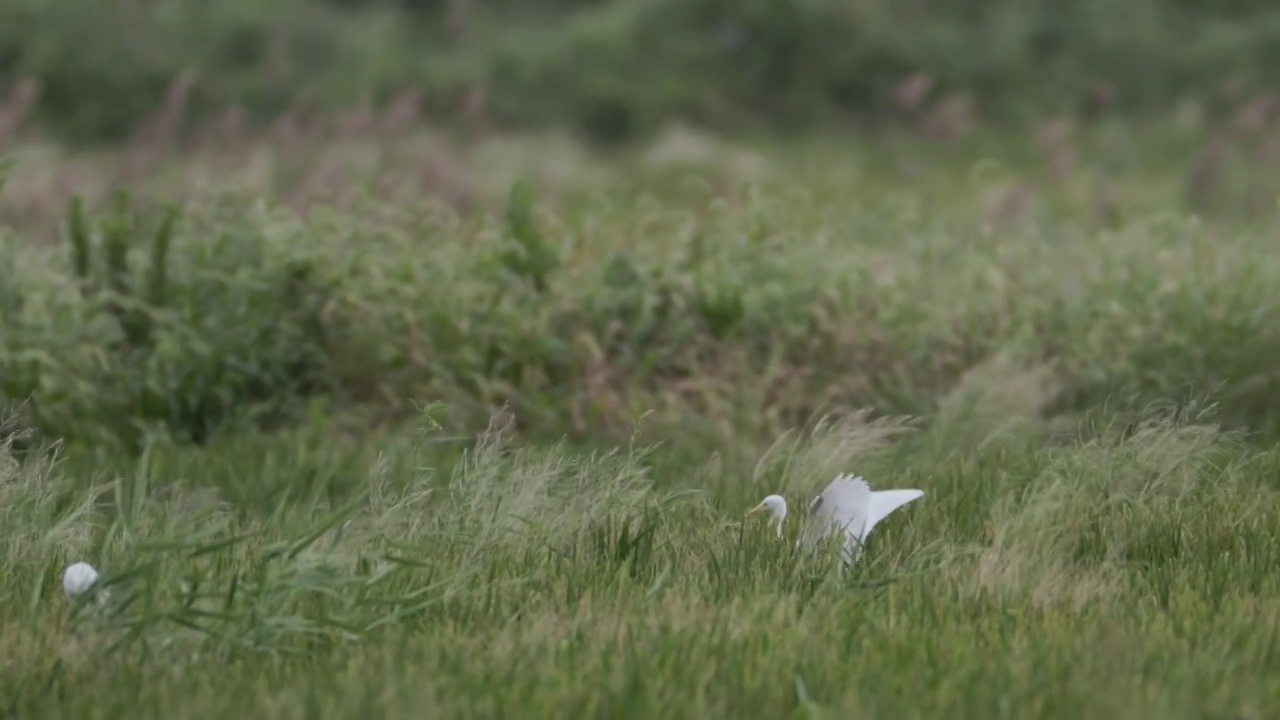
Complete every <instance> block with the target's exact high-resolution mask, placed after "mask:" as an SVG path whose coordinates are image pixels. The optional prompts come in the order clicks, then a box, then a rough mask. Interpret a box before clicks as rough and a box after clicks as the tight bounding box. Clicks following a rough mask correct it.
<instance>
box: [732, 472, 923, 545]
mask: <svg viewBox="0 0 1280 720" xmlns="http://www.w3.org/2000/svg"><path fill="white" fill-rule="evenodd" d="M922 496H924V491H923V490H916V489H909V490H880V491H872V490H871V487H870V486H869V485H867V481H866V480H863V479H862V477H861V476H854V475H840V476H838V477H837V478H836V479H835V480H832V481H831V484H830V485H828V486H827V487H826V489H825V490H823V491H822V494H820V495H818V496H817V497H815V498H814V499H813V502H812V503H811V504H810V505H809V518H808V522H807V523H806V525H805V529H804V532H803V533H802V535H801V536H800V539H799V540H798V541H797V543H796V546H797V547H803V548H805V549H812V548H813V547H814V546H815V545H816V544H818V543H820V542H823V541H824V540H826V539H827V538H828V537H830V536H831V535H832V534H834V533H836V532H841V533H843V535H844V537H843V538H842V540H841V557H842V558H843V559H844V561H845V562H846V563H849V564H852V563H853V562H854V561H856V560H857V559H858V557H859V556H860V555H861V554H862V546H863V545H864V544H865V543H866V540H867V536H869V535H870V534H871V530H872V529H873V528H875V526H876V525H878V524H879V523H880V521H881V520H884V519H885V518H886V517H888V516H889V515H890V514H891V513H892V512H893V511H894V510H897V509H898V508H900V507H902V506H903V505H906V504H907V503H909V502H911V501H912V500H916V499H918V498H920V497H922ZM760 512H767V513H769V514H770V515H771V516H772V518H773V522H774V524H775V525H777V528H778V536H779V537H781V536H782V521H783V520H785V519H786V517H787V501H786V499H785V498H783V497H782V496H781V495H769V496H766V497H765V499H764V500H762V501H760V504H759V505H756V506H755V507H753V508H751V509H750V510H748V511H747V515H755V514H756V513H760Z"/></svg>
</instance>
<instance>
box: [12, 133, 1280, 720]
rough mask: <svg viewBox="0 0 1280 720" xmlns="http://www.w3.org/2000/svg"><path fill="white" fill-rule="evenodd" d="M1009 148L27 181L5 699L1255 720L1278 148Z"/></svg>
mask: <svg viewBox="0 0 1280 720" xmlns="http://www.w3.org/2000/svg"><path fill="white" fill-rule="evenodd" d="M1044 135H1045V133H1042V137H1041V138H1040V143H1039V144H1037V141H1036V140H1035V138H1034V137H1032V135H1031V134H1028V137H1026V138H1017V137H1007V136H1006V137H998V136H994V135H993V136H990V137H988V136H985V135H982V134H979V135H976V136H974V137H972V138H970V139H969V140H967V141H966V142H964V143H960V144H945V143H930V142H926V141H923V140H921V139H920V138H882V139H877V140H875V141H860V140H849V139H843V140H842V139H837V138H827V139H824V140H822V141H815V142H813V143H811V144H806V145H803V146H794V145H793V146H790V147H774V146H767V145H763V144H762V145H759V146H757V147H754V148H746V147H741V146H735V145H731V144H729V143H727V142H723V141H715V140H712V139H708V138H705V137H700V136H697V135H693V134H690V133H681V132H673V133H670V134H668V135H666V136H664V137H663V138H662V139H660V140H659V141H658V142H656V143H655V144H654V145H653V146H652V147H650V148H648V149H647V150H646V151H645V152H642V153H638V154H636V153H629V154H624V155H621V156H618V157H611V158H599V157H595V156H592V155H590V154H587V153H585V152H584V151H581V150H580V149H577V148H576V146H574V145H573V144H572V143H570V142H568V141H564V140H558V139H556V138H546V137H542V138H528V139H523V140H520V139H511V138H504V139H491V140H486V141H485V142H483V143H481V144H480V145H476V146H472V147H469V148H468V149H467V150H466V151H465V153H461V152H459V154H456V155H455V154H451V153H452V151H446V150H444V149H442V148H443V147H444V145H443V144H442V143H441V141H439V139H437V138H433V137H431V136H423V135H408V136H405V137H400V138H396V139H394V140H380V141H378V142H373V141H371V140H370V139H369V138H368V137H356V138H346V139H338V140H328V141H325V142H324V143H320V144H317V143H316V142H310V144H308V142H306V141H299V144H298V145H297V146H291V145H290V144H289V142H288V139H287V138H286V139H284V140H281V139H280V138H276V139H275V140H272V141H270V142H266V141H264V142H263V143H260V144H247V145H245V146H244V147H241V148H238V149H236V150H234V153H239V154H233V151H232V150H231V149H229V148H228V147H220V148H219V149H218V150H217V152H208V153H205V152H202V151H200V150H199V149H188V151H186V152H185V153H183V154H182V155H180V156H177V157H171V158H169V159H166V160H163V161H156V162H153V164H151V165H148V166H147V171H146V173H140V174H138V175H137V176H136V177H138V178H143V177H145V178H146V179H145V180H141V179H140V180H137V181H136V182H134V183H133V187H134V195H133V197H132V198H131V200H130V205H128V209H124V208H125V206H124V205H123V204H117V203H119V202H120V201H119V200H118V199H114V198H113V196H112V195H111V194H110V193H109V192H107V190H108V189H109V188H110V187H111V186H112V184H113V182H114V181H115V180H113V179H118V178H120V177H124V176H127V174H128V171H129V168H136V164H137V162H139V160H138V157H137V156H138V152H136V151H135V152H133V153H132V154H130V153H125V154H124V155H121V156H115V155H110V154H103V155H98V156H93V157H89V156H81V155H65V154H62V153H61V152H60V151H58V150H57V148H52V147H48V146H39V145H27V146H24V147H20V148H19V149H18V150H17V151H15V152H14V153H13V155H12V159H13V165H12V168H11V170H10V174H9V185H8V187H7V188H6V190H5V193H4V195H3V196H0V214H2V216H3V217H4V218H5V222H6V223H7V226H6V229H5V230H3V233H4V234H5V237H4V238H3V240H0V248H3V250H2V252H3V256H2V257H0V260H2V261H3V262H0V313H2V317H0V371H2V372H0V395H2V396H4V397H3V398H0V399H6V398H7V400H8V401H9V402H10V404H11V405H12V406H13V407H14V408H15V412H14V413H13V414H12V415H11V416H10V417H9V418H8V420H7V421H6V425H5V427H6V428H7V431H6V432H5V433H3V434H0V436H3V437H5V438H7V439H6V440H5V445H4V449H3V450H2V451H0V493H2V494H3V496H4V497H3V498H2V499H0V508H3V510H2V512H3V513H4V516H3V522H2V523H0V548H2V549H3V550H2V552H3V562H4V563H5V572H4V574H3V577H2V579H0V599H2V600H3V603H4V606H5V607H6V608H8V609H9V610H8V612H6V613H4V614H3V615H2V616H0V623H2V624H3V628H2V632H3V637H4V638H5V642H4V646H3V650H2V651H0V703H3V708H4V711H5V712H6V713H7V714H9V715H11V716H14V717H23V718H31V717H88V718H96V717H103V718H105V717H128V718H137V717H164V718H175V719H177V718H189V717H190V718H194V717H227V716H231V715H234V714H237V713H240V712H243V713H245V714H246V716H249V717H263V716H268V715H269V716H272V717H299V718H301V717H307V718H312V717H357V716H362V715H363V716H376V717H406V718H408V717H423V716H428V717H434V716H442V717H458V716H461V717H561V716H564V715H566V714H572V715H575V716H583V717H769V718H773V717H824V718H837V717H840V718H844V717H855V718H902V717H922V718H923V717H957V716H958V717H974V718H990V717H1002V718H1003V717H1008V718H1027V717H1044V718H1068V717H1081V716H1086V715H1102V716H1117V717H1127V716H1152V717H1156V716H1158V717H1169V718H1262V717H1270V716H1271V715H1272V714H1273V712H1274V708H1275V707H1276V706H1277V703H1280V655H1278V653H1280V650H1278V649H1277V648H1278V646H1277V622H1278V621H1280V574H1277V573H1276V571H1275V568H1276V567H1277V565H1278V564H1280V542H1278V541H1277V539H1276V538H1277V531H1278V530H1280V493H1278V490H1280V458H1278V457H1277V455H1276V452H1275V450H1274V445H1275V442H1276V440H1277V439H1280V423H1277V420H1278V419H1280V414H1277V411H1276V409H1275V402H1276V398H1277V397H1280V396H1278V395H1277V392H1278V391H1280V365H1277V363H1276V357H1277V354H1276V351H1277V350H1280V325H1277V324H1276V322H1275V321H1274V319H1275V318H1277V317H1280V313H1277V310H1280V259H1277V257H1278V256H1276V255H1275V253H1274V252H1273V251H1272V250H1271V248H1272V247H1273V244H1274V236H1275V234H1276V231H1277V230H1278V229H1280V222H1278V220H1277V218H1276V216H1275V212H1274V211H1275V201H1276V195H1275V191H1274V188H1276V187H1277V185H1276V184H1275V181H1276V180H1277V178H1276V177H1275V176H1274V174H1273V171H1271V170H1269V166H1268V165H1267V163H1265V162H1259V158H1263V157H1265V154H1264V152H1263V151H1264V150H1265V148H1266V147H1268V146H1266V145H1265V143H1263V142H1262V141H1258V143H1259V144H1258V145H1250V144H1249V142H1252V141H1244V140H1237V141H1234V144H1231V145H1230V146H1229V147H1228V148H1227V150H1223V149H1222V148H1221V147H1219V146H1217V145H1210V149H1209V150H1207V151H1206V150H1205V149H1204V141H1203V139H1202V137H1203V136H1197V135H1195V134H1193V133H1183V134H1179V131H1177V130H1175V129H1169V128H1164V129H1159V130H1153V129H1150V128H1138V127H1128V126H1123V125H1107V126H1104V127H1101V128H1095V129H1093V130H1091V131H1089V132H1088V133H1079V134H1077V135H1074V136H1067V137H1066V138H1065V139H1061V138H1060V139H1058V140H1056V141H1052V142H1051V141H1050V140H1048V139H1046V138H1045V137H1044ZM1055 143H1056V144H1055ZM321 148H323V149H321ZM1260 148H1261V149H1260ZM1228 150H1229V151H1230V152H1228ZM1197 157H1199V158H1200V160H1197V159H1196V158H1197ZM1206 158H1207V159H1206ZM1215 158H1216V159H1215ZM148 162H151V161H148ZM521 178H527V179H528V180H529V183H528V184H519V183H516V184H514V185H513V183H514V182H515V181H517V180H519V179H521ZM69 186H74V187H76V188H78V189H80V190H81V191H82V192H83V193H84V199H83V202H82V203H81V204H80V205H78V206H74V207H73V206H71V205H69V202H70V196H69V194H68V193H67V192H66V190H65V188H66V187H69ZM59 193H61V194H59ZM51 198H52V199H51ZM165 200H167V201H172V202H173V207H174V208H175V209H176V212H175V213H173V214H172V215H166V214H165V211H164V209H163V205H162V204H161V201H165ZM166 218H168V219H166ZM23 400H26V402H21V401H23ZM848 471H852V472H856V473H859V474H862V475H864V476H865V477H866V478H867V479H868V481H869V482H870V483H871V484H872V486H873V487H874V488H877V489H887V488H893V487H915V488H920V489H922V490H924V491H925V492H926V495H925V497H924V499H923V500H921V501H918V502H916V503H912V504H911V505H908V506H907V507H905V508H904V509H902V510H899V511H898V512H897V513H895V514H894V515H892V516H891V517H890V518H889V519H888V520H886V521H885V522H884V523H883V524H882V525H881V526H879V527H878V528H877V529H876V533H875V535H873V537H872V540H871V543H870V547H869V550H868V552H867V554H866V555H865V556H864V557H863V558H862V560H861V561H860V562H859V564H858V565H857V566H856V567H855V568H853V569H852V571H850V572H848V573H845V574H843V575H841V574H839V573H837V572H836V571H835V567H834V565H833V560H834V558H833V557H829V556H825V555H816V556H802V555H797V554H795V553H794V552H793V550H792V544H791V543H790V542H788V541H786V540H779V539H778V538H777V537H776V536H774V535H773V534H772V533H771V531H770V529H769V527H768V525H767V523H766V522H764V521H762V520H760V519H758V518H744V516H743V513H744V512H745V511H746V510H747V509H748V508H750V507H751V506H752V505H754V504H755V503H756V502H758V501H759V500H760V498H761V497H763V496H764V495H766V494H768V493H771V492H782V493H784V494H785V495H786V496H787V497H788V499H789V500H790V501H791V504H792V508H793V515H792V518H791V519H790V520H789V522H788V523H787V533H788V537H789V538H790V537H794V536H795V533H797V532H798V528H799V522H798V516H799V515H800V514H802V513H801V512H799V511H798V510H796V509H797V508H803V507H805V506H806V505H807V502H808V500H809V499H810V498H811V497H812V496H813V495H814V494H815V493H817V492H818V491H819V490H820V489H821V488H822V487H823V486H825V484H826V483H827V482H828V481H829V480H830V479H831V478H832V477H834V476H835V475H836V474H837V473H840V472H848ZM76 560H86V561H89V562H91V563H93V564H94V565H95V566H96V567H98V569H99V570H100V571H101V572H102V574H103V586H102V589H105V590H107V591H109V595H107V596H106V597H105V599H104V600H103V602H102V603H101V604H98V603H95V602H94V601H92V600H87V601H84V602H74V603H73V602H67V601H66V600H65V599H64V598H63V597H62V592H61V583H60V574H61V571H62V569H63V568H64V567H66V566H67V565H68V564H70V563H71V562H74V561H76Z"/></svg>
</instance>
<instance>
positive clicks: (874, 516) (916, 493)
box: [862, 489, 924, 540]
mask: <svg viewBox="0 0 1280 720" xmlns="http://www.w3.org/2000/svg"><path fill="white" fill-rule="evenodd" d="M923 496H924V491H923V490H914V489H913V490H881V491H879V492H873V493H871V503H870V505H869V507H868V509H867V526H866V527H865V528H863V530H862V537H863V539H864V540H865V539H866V536H868V535H870V534H871V529H872V528H874V527H875V526H876V525H878V524H879V523H880V521H881V520H883V519H885V518H887V517H889V514H890V513H892V512H893V511H894V510H897V509H898V508H900V507H902V506H903V505H906V504H907V503H909V502H911V501H912V500H916V499H918V498H921V497H923Z"/></svg>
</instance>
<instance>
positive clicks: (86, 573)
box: [62, 562, 98, 598]
mask: <svg viewBox="0 0 1280 720" xmlns="http://www.w3.org/2000/svg"><path fill="white" fill-rule="evenodd" d="M96 582H98V571H97V570H94V569H93V566H92V565H90V564H89V563H86V562H78V563H75V564H74V565H71V566H70V567H68V568H67V569H66V570H64V571H62V591H63V592H64V593H66V595H67V597H68V598H72V597H75V596H76V595H79V594H80V593H82V592H84V591H86V590H88V589H89V588H91V587H93V585H94V583H96Z"/></svg>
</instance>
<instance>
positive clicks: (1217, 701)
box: [0, 410, 1280, 718]
mask: <svg viewBox="0 0 1280 720" xmlns="http://www.w3.org/2000/svg"><path fill="white" fill-rule="evenodd" d="M951 422H953V423H959V424H961V425H963V426H964V427H963V428H956V427H948V425H947V424H944V423H940V422H935V423H932V424H929V423H926V424H925V425H928V427H917V425H918V424H913V423H907V424H903V423H901V422H896V421H879V422H871V421H868V420H867V419H866V418H865V417H860V416H854V417H852V418H847V419H845V420H843V421H830V422H827V423H824V424H820V425H819V426H818V427H817V428H816V429H814V430H813V431H811V432H808V433H802V434H799V435H792V436H789V437H787V438H784V439H783V440H782V442H780V443H779V444H778V445H777V446H775V447H774V448H773V449H772V451H771V452H769V453H762V454H761V455H760V459H762V460H763V462H761V463H760V464H759V465H758V466H756V467H755V470H754V471H752V469H751V465H750V464H747V465H742V466H740V467H739V466H738V465H740V464H737V463H726V462H715V461H713V459H712V458H709V457H708V458H705V459H704V461H703V462H694V461H692V459H689V458H686V459H684V460H682V461H681V462H680V463H665V464H664V463H663V462H660V460H661V459H662V456H663V453H664V451H663V449H662V448H656V449H654V448H649V449H644V448H620V449H619V450H617V451H615V452H612V453H602V454H585V453H575V452H571V451H568V450H566V449H564V448H561V447H556V446H545V445H544V446H526V445H522V444H521V443H519V442H518V441H517V440H516V439H515V438H513V437H512V436H511V435H510V434H509V432H504V431H503V428H504V427H506V426H504V425H503V424H502V423H501V421H500V422H499V423H496V424H495V426H494V427H493V428H491V432H489V433H488V434H486V436H485V437H483V438H482V439H481V441H480V442H478V443H477V444H476V445H475V446H474V447H473V449H472V450H470V451H468V452H467V453H466V454H465V455H462V456H458V455H456V454H454V453H448V452H442V451H441V450H439V449H438V448H439V447H440V446H439V445H431V444H429V442H428V440H429V438H430V437H431V436H430V435H429V434H428V435H425V436H422V437H415V436H413V435H407V436H402V437H398V438H396V437H382V438H378V439H377V440H376V441H371V442H368V443H362V444H360V445H358V446H357V445H350V446H341V447H334V446H333V445H332V444H331V443H329V442H328V440H327V439H326V437H325V435H324V434H323V433H320V432H307V431H296V432H293V433H290V434H288V436H287V437H284V436H282V437H277V438H275V439H273V440H270V441H267V440H263V439H261V438H258V439H251V440H244V441H241V442H237V443H233V444H230V445H227V446H222V447H217V448H214V449H210V450H207V451H194V450H190V449H186V450H183V449H180V448H175V447H172V446H169V445H166V444H163V443H161V444H157V445H155V446H154V447H152V448H150V449H149V451H148V452H147V453H145V454H144V455H143V457H142V458H141V459H140V460H138V461H136V462H135V463H128V464H116V465H108V466H106V467H104V466H102V465H99V466H98V468H99V469H98V470H97V471H89V470H88V468H87V466H84V465H80V466H77V465H76V464H75V463H72V462H71V461H70V459H68V460H67V462H66V463H64V464H60V465H58V464H54V465H50V464H46V463H33V464H29V465H26V466H24V467H16V466H12V465H11V464H9V463H7V462H6V469H5V471H4V472H5V477H4V483H3V487H4V492H5V494H6V497H5V498H4V507H5V508H6V510H5V519H4V524H3V530H0V532H2V533H3V535H4V540H5V542H4V547H5V548H6V564H7V566H8V568H9V570H8V572H7V573H6V576H5V581H4V585H3V587H2V588H0V592H3V594H4V603H5V606H6V607H8V608H10V611H9V612H8V613H6V616H5V621H4V625H5V627H4V636H5V638H6V643H5V650H4V653H3V655H4V663H3V668H4V669H3V671H2V672H3V676H2V677H3V682H2V683H0V684H2V686H3V687H4V688H5V690H4V699H5V702H6V706H7V708H9V709H10V710H11V711H12V712H14V713H16V714H17V715H18V716H21V717H37V716H50V717H52V716H58V717H68V716H69V717H167V718H185V717H224V716H226V715H227V714H229V713H244V714H246V715H248V716H254V715H260V714H263V713H266V712H272V713H278V714H280V715H281V716H283V717H351V716H357V715H374V716H378V717H420V716H421V714H422V713H424V712H429V713H432V714H436V713H439V714H442V715H446V716H451V717H457V716H467V717H470V716H479V717H490V716H516V715H520V716H526V717H552V716H562V715H563V714H564V713H565V712H574V713H576V714H578V715H583V716H588V717H605V716H608V717H616V716H624V717H656V716H674V717H707V716H713V717H731V716H732V717H793V716H794V717H814V716H819V717H939V716H950V717H954V716H962V717H1010V718H1015V717H1033V716H1034V717H1064V718H1065V717H1079V716H1081V715H1085V714H1113V715H1117V716H1119V715H1124V716H1136V715H1142V716H1147V715H1160V716H1166V717H1188V718H1191V717H1224V716H1226V717H1248V718H1254V717H1256V718H1261V717H1263V716H1264V712H1265V708H1267V707H1271V706H1273V705H1274V703H1275V702H1277V700H1280V681H1278V680H1277V677H1278V675H1277V670H1278V669H1280V658H1278V657H1277V639H1278V638H1277V621H1280V580H1277V576H1276V573H1275V572H1274V568H1275V566H1276V563H1277V562H1280V543H1278V542H1277V541H1276V532H1277V529H1280V494H1278V493H1277V483H1276V479H1277V472H1278V471H1280V463H1278V462H1277V460H1276V457H1275V454H1274V453H1273V452H1265V453H1264V452H1258V451H1255V450H1250V449H1247V446H1246V445H1244V444H1242V443H1240V442H1239V441H1238V439H1236V438H1233V437H1232V436H1231V435H1230V434H1226V433H1223V432H1222V431H1220V430H1218V429H1215V428H1214V427H1213V426H1212V425H1210V424H1206V423H1205V422H1204V419H1203V418H1202V417H1200V416H1199V415H1197V414H1195V413H1194V411H1185V410H1184V411H1181V412H1174V411H1172V410H1153V411H1151V412H1150V413H1149V414H1148V415H1147V416H1146V417H1145V419H1144V420H1143V421H1141V422H1137V423H1133V424H1130V425H1128V426H1124V427H1116V426H1112V425H1098V424H1094V425H1091V426H1090V427H1089V428H1087V432H1086V434H1085V435H1082V437H1081V438H1080V439H1072V440H1066V439H1060V440H1056V441H1055V440H1052V439H1050V437H1049V436H1048V435H1046V434H1045V431H1044V429H1043V428H1037V427H1035V426H1034V425H1025V426H1022V427H1019V428H1017V429H1008V428H999V427H998V426H996V425H991V424H988V425H985V426H983V432H984V433H986V434H985V436H984V437H982V438H981V440H982V441H981V442H977V443H967V444H954V443H951V442H947V441H946V440H945V438H946V437H947V436H948V434H949V433H950V432H951V431H954V430H956V429H963V430H964V431H965V432H966V433H970V434H972V433H973V432H975V428H974V424H975V423H980V422H981V421H980V420H976V419H974V418H973V417H969V418H956V419H954V420H952V421H951ZM846 468H857V469H858V470H859V471H861V472H863V473H865V474H866V476H867V477H868V478H870V479H871V480H872V481H873V483H874V484H875V485H876V486H877V487H882V488H883V487H905V486H912V487H920V488H922V489H924V490H925V491H926V492H927V493H928V494H927V495H926V497H925V498H924V499H923V500H922V501H919V502H917V503H914V504H912V505H909V506H907V508H905V509H903V510H900V511H899V512H898V513H896V514H895V515H893V516H891V518H890V519H889V520H888V521H886V522H885V523H884V525H882V526H881V527H879V528H877V531H876V533H875V534H874V535H873V540H872V542H871V545H870V549H869V552H868V553H867V554H866V555H865V556H864V558H863V559H862V561H860V563H859V564H858V565H857V566H856V567H855V568H854V570H853V571H852V572H850V573H848V574H846V575H844V576H841V575H839V574H838V573H836V572H834V568H833V566H832V562H831V557H827V556H822V555H819V556H814V557H805V556H796V555H795V554H794V552H793V550H792V549H791V548H792V545H791V543H790V542H783V541H779V540H778V539H777V538H776V537H775V536H773V534H772V533H771V532H770V531H769V529H768V528H767V526H766V525H765V523H763V522H751V521H747V520H745V519H744V518H743V517H742V512H743V511H744V510H745V509H746V508H748V507H750V506H751V505H752V504H754V503H755V502H756V501H757V500H758V499H759V497H761V496H763V495H764V494H766V493H768V492H772V491H774V490H776V489H782V490H783V492H785V493H786V494H787V495H789V496H790V497H791V498H792V499H793V502H794V501H801V502H803V501H805V500H807V498H808V497H810V496H811V495H812V494H813V493H815V492H816V491H817V490H818V489H820V488H821V486H822V485H823V484H825V482H826V481H827V480H828V479H829V478H830V477H831V476H832V475H834V474H835V472H837V471H840V470H844V469H846ZM794 518H795V516H794V515H793V520H792V522H789V523H788V533H789V537H794V534H795V532H796V530H797V526H796V523H795V521H794ZM832 557H833V556H832ZM80 558H85V559H89V560H91V561H92V562H93V563H95V564H96V565H97V566H98V567H99V568H101V569H102V570H103V571H104V575H105V577H104V587H105V588H107V589H108V590H109V591H110V595H109V596H108V597H107V600H106V602H105V603H104V604H102V605H100V606H99V605H95V604H93V603H87V604H77V605H76V606H75V607H73V606H72V605H71V604H69V603H66V602H63V601H62V598H61V597H59V596H58V593H59V592H60V590H59V589H58V587H59V586H58V578H57V577H56V573H57V572H58V571H59V570H60V568H62V567H64V566H65V565H67V564H69V562H70V561H72V560H74V559H80Z"/></svg>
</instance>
